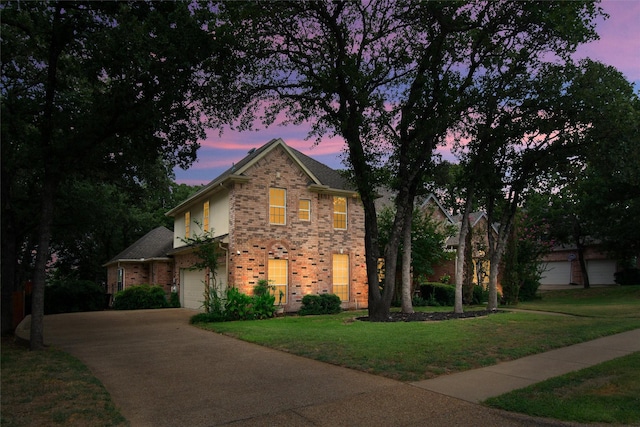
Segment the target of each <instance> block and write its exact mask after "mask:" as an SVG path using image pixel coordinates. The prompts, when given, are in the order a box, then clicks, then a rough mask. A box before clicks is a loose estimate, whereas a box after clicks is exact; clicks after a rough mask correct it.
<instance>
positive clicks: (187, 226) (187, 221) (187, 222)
mask: <svg viewBox="0 0 640 427" xmlns="http://www.w3.org/2000/svg"><path fill="white" fill-rule="evenodd" d="M190 235H191V212H185V213H184V237H185V239H188V238H189V236H190Z"/></svg>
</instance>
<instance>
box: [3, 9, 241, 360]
mask: <svg viewBox="0 0 640 427" xmlns="http://www.w3.org/2000/svg"><path fill="white" fill-rule="evenodd" d="M200 6H201V5H200V4H199V3H191V4H188V3H185V2H152V1H150V2H90V1H87V2H53V1H42V2H30V3H24V2H19V1H16V2H3V3H2V53H1V55H2V87H1V93H2V116H3V126H2V174H3V175H2V194H3V199H2V220H3V229H2V232H3V242H2V244H3V247H2V249H3V251H2V252H3V257H5V258H3V275H2V289H3V297H2V302H3V310H2V329H3V332H4V331H6V330H7V326H9V325H8V324H7V321H10V320H9V319H10V318H11V317H10V313H11V309H10V297H9V298H7V294H9V295H10V293H11V291H12V290H13V289H14V287H15V286H16V281H15V280H16V275H15V271H16V265H17V263H18V260H19V258H20V254H21V253H22V254H24V251H22V249H23V248H28V249H27V250H28V251H30V250H34V251H35V253H36V256H35V261H34V263H33V272H34V273H33V282H34V288H33V304H32V330H31V346H32V348H33V349H38V348H42V343H43V338H42V333H43V332H42V307H43V295H44V283H45V272H46V269H47V264H48V262H49V260H50V255H51V248H52V245H51V243H52V238H53V235H54V218H55V211H56V209H57V201H58V200H59V199H58V197H59V196H60V195H61V194H62V193H63V189H64V191H66V192H67V195H68V196H71V195H72V194H73V192H74V191H75V190H78V189H77V188H76V189H75V190H74V189H73V187H75V186H76V183H80V182H83V183H89V185H95V183H99V182H105V183H114V184H122V183H129V184H130V185H133V184H134V183H137V184H141V183H145V182H148V180H149V177H150V176H157V168H158V165H159V164H162V165H164V167H165V168H167V169H169V168H173V167H174V166H176V165H178V166H183V167H184V166H187V165H189V164H190V163H191V162H192V161H193V160H194V159H195V153H196V150H197V148H198V142H197V141H198V139H200V138H203V137H204V125H205V123H203V121H202V120H201V117H202V116H203V114H204V113H205V105H204V104H203V103H202V102H201V100H202V99H204V98H205V97H207V98H210V97H212V94H214V95H215V94H222V93H223V90H222V89H221V88H222V86H224V84H225V82H224V81H223V80H224V79H220V78H219V75H220V74H219V72H220V70H222V69H224V71H225V72H227V77H229V78H232V76H233V75H232V73H230V71H231V68H228V69H227V68H225V67H231V66H232V65H234V64H233V63H232V61H222V60H221V56H222V55H223V52H222V50H221V49H219V48H218V47H219V43H220V41H219V40H218V39H217V38H216V37H215V33H216V31H217V26H216V22H215V20H214V16H212V12H211V10H210V9H209V8H208V7H200ZM216 71H218V74H217V73H216ZM222 96H223V95H222ZM211 105H213V103H211V104H210V105H209V107H211ZM213 108H214V107H211V108H207V109H206V112H207V113H209V114H213V112H214V110H213ZM167 169H164V171H166V170H167ZM25 192H26V193H25ZM82 203H84V202H83V201H82V200H77V201H76V205H81V204H82ZM5 214H7V215H5ZM22 215H26V216H27V217H28V218H26V219H25V218H22V217H21V216H22ZM5 233H6V234H5ZM5 236H6V238H7V242H6V243H5ZM29 253H30V252H29ZM4 261H7V262H8V263H10V264H12V267H10V269H9V270H7V272H8V273H9V274H6V275H5V274H4V273H5V262H4ZM8 304H9V305H8ZM7 305H8V306H7ZM7 314H8V317H7V316H6V315H7Z"/></svg>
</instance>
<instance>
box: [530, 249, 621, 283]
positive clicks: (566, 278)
mask: <svg viewBox="0 0 640 427" xmlns="http://www.w3.org/2000/svg"><path fill="white" fill-rule="evenodd" d="M584 259H585V263H586V264H587V275H588V276H589V284H590V285H613V284H615V281H614V273H615V272H616V271H618V263H617V261H616V260H615V259H611V258H610V257H609V256H608V255H607V254H606V253H605V252H603V251H601V250H599V249H598V247H597V245H587V246H586V247H585V249H584ZM541 268H542V269H543V270H544V271H543V273H542V278H541V279H540V284H541V285H568V284H570V283H574V284H577V285H580V286H582V285H584V280H583V277H582V269H581V268H580V262H579V261H578V250H577V248H576V246H575V245H560V246H556V247H554V248H553V249H552V251H551V252H550V253H549V254H547V255H545V256H544V257H543V258H542V261H541Z"/></svg>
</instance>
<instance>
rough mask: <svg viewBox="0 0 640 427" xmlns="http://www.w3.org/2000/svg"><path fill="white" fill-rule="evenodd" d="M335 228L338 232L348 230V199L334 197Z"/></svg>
mask: <svg viewBox="0 0 640 427" xmlns="http://www.w3.org/2000/svg"><path fill="white" fill-rule="evenodd" d="M333 228H335V229H338V230H346V229H347V198H346V197H341V196H334V197H333Z"/></svg>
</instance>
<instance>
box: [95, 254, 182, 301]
mask: <svg viewBox="0 0 640 427" xmlns="http://www.w3.org/2000/svg"><path fill="white" fill-rule="evenodd" d="M119 267H120V268H123V269H124V286H125V288H127V287H129V286H134V285H142V284H153V285H161V286H162V287H163V288H164V290H165V292H166V293H167V294H169V293H170V292H171V282H172V280H173V261H148V262H123V263H121V264H120V265H119V266H118V264H112V265H110V266H109V267H107V293H109V294H115V293H116V292H118V268H119Z"/></svg>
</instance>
